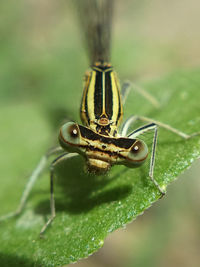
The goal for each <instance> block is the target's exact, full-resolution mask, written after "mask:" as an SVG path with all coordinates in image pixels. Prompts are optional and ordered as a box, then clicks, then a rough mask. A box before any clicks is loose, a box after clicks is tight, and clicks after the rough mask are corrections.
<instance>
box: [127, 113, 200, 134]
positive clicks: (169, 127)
mask: <svg viewBox="0 0 200 267" xmlns="http://www.w3.org/2000/svg"><path fill="white" fill-rule="evenodd" d="M136 120H140V121H144V122H151V123H155V124H156V125H158V126H159V127H162V128H164V129H166V130H168V131H170V132H173V133H175V134H176V135H179V136H180V137H182V138H184V139H190V138H192V137H194V136H197V135H200V132H197V133H193V134H190V135H189V134H186V133H184V132H182V131H180V130H178V129H176V128H173V127H172V126H170V125H168V124H165V123H163V122H160V121H157V120H153V119H150V118H147V117H144V116H132V117H130V118H129V119H128V120H127V121H126V122H125V124H124V126H123V127H122V133H127V131H128V128H129V127H130V125H131V124H132V123H134V122H135V121H136ZM130 135H131V134H130ZM130 135H129V136H130Z"/></svg>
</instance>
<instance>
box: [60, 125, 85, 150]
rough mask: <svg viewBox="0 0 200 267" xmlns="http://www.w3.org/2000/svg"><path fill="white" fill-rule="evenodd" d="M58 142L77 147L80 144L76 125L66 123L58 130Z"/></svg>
mask: <svg viewBox="0 0 200 267" xmlns="http://www.w3.org/2000/svg"><path fill="white" fill-rule="evenodd" d="M60 141H61V142H62V143H63V142H64V143H65V144H69V145H78V144H79V143H80V131H79V127H78V124H76V123H74V122H68V123H66V124H64V125H63V126H62V127H61V129H60Z"/></svg>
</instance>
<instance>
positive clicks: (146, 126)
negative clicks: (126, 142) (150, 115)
mask: <svg viewBox="0 0 200 267" xmlns="http://www.w3.org/2000/svg"><path fill="white" fill-rule="evenodd" d="M155 125H156V124H155V123H154V122H152V123H150V124H146V125H144V126H142V127H140V128H138V129H136V130H135V131H133V132H132V133H130V134H129V135H128V137H129V136H131V135H132V134H135V133H137V132H140V131H142V130H145V129H148V128H151V127H152V126H155Z"/></svg>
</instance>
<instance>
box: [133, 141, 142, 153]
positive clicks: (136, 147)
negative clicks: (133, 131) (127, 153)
mask: <svg viewBox="0 0 200 267" xmlns="http://www.w3.org/2000/svg"><path fill="white" fill-rule="evenodd" d="M141 149H142V143H141V142H140V141H137V142H136V143H135V144H134V146H133V147H132V149H131V152H132V153H134V154H137V153H139V152H140V151H141Z"/></svg>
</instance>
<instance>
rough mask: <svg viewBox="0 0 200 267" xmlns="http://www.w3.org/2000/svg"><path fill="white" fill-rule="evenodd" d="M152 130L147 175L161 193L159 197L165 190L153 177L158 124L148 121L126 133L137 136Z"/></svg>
mask: <svg viewBox="0 0 200 267" xmlns="http://www.w3.org/2000/svg"><path fill="white" fill-rule="evenodd" d="M152 130H153V131H154V137H153V142H152V151H151V159H150V167H149V177H150V179H151V181H152V182H153V183H154V185H155V186H156V187H157V188H158V190H159V192H160V193H161V197H162V196H164V195H165V191H163V189H162V188H161V187H160V186H159V184H158V183H157V181H156V180H155V179H154V166H155V158H156V145H157V138H158V126H157V125H156V124H155V123H149V124H147V125H145V126H142V127H140V128H138V129H136V130H135V131H134V132H132V133H131V134H129V135H128V137H129V138H137V136H139V135H141V134H143V133H145V132H147V131H152Z"/></svg>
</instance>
